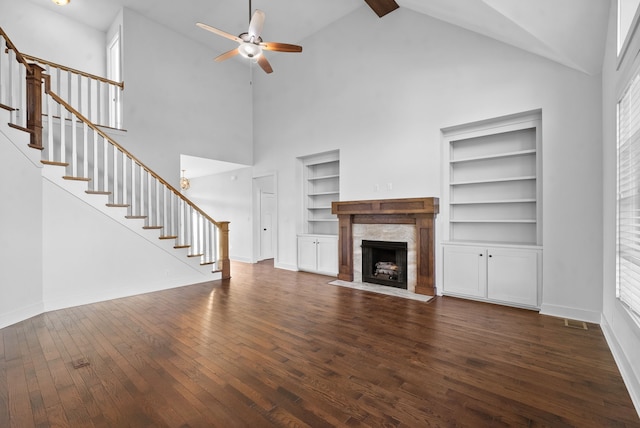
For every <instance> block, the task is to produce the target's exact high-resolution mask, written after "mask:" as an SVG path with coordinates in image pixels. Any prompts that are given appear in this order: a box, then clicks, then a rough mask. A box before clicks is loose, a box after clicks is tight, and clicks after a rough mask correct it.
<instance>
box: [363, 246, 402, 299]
mask: <svg viewBox="0 0 640 428" xmlns="http://www.w3.org/2000/svg"><path fill="white" fill-rule="evenodd" d="M361 247H362V282H369V283H373V284H380V285H386V286H390V287H396V288H403V289H405V290H406V289H407V243H406V242H392V241H367V240H363V241H362V245H361Z"/></svg>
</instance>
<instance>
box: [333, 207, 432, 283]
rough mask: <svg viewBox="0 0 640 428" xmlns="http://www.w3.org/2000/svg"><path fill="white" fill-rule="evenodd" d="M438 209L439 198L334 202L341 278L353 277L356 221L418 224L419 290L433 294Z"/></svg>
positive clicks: (362, 222)
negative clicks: (337, 224) (435, 224)
mask: <svg viewBox="0 0 640 428" xmlns="http://www.w3.org/2000/svg"><path fill="white" fill-rule="evenodd" d="M439 210H440V205H439V200H438V198H407V199H377V200H367V201H340V202H332V203H331V212H332V213H333V214H337V216H338V222H339V232H338V279H341V280H343V281H353V225H354V224H415V226H416V250H417V254H416V260H417V269H416V271H417V274H418V278H417V283H416V293H418V294H426V295H430V296H434V295H435V294H436V287H435V240H434V237H435V233H434V222H435V218H436V215H437V214H438V212H439Z"/></svg>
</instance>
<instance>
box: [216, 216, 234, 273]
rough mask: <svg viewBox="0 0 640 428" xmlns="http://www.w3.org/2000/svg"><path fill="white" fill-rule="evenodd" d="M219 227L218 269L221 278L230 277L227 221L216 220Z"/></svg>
mask: <svg viewBox="0 0 640 428" xmlns="http://www.w3.org/2000/svg"><path fill="white" fill-rule="evenodd" d="M218 224H219V227H220V270H221V271H222V279H229V278H231V263H230V261H229V222H228V221H221V222H218Z"/></svg>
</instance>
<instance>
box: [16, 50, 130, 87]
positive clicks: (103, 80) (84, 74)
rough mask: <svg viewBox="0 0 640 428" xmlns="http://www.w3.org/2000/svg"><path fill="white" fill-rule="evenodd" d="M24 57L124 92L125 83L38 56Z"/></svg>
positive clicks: (27, 55) (23, 55)
mask: <svg viewBox="0 0 640 428" xmlns="http://www.w3.org/2000/svg"><path fill="white" fill-rule="evenodd" d="M22 57H23V58H25V59H26V60H28V61H33V62H37V63H40V64H46V65H48V66H50V67H54V68H59V69H60V70H64V71H68V72H69V73H74V74H78V75H80V76H83V77H86V78H89V79H92V80H98V81H100V82H103V83H107V84H109V85H113V86H118V87H119V88H120V89H123V90H124V81H122V82H116V81H114V80H110V79H107V78H105V77H101V76H97V75H95V74H91V73H87V72H85V71H80V70H76V69H75V68H71V67H67V66H66V65H61V64H56V63H55V62H53V61H48V60H46V59H42V58H38V57H36V56H33V55H29V54H25V53H23V54H22Z"/></svg>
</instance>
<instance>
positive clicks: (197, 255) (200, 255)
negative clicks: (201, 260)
mask: <svg viewBox="0 0 640 428" xmlns="http://www.w3.org/2000/svg"><path fill="white" fill-rule="evenodd" d="M202 256H204V254H187V257H202Z"/></svg>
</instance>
